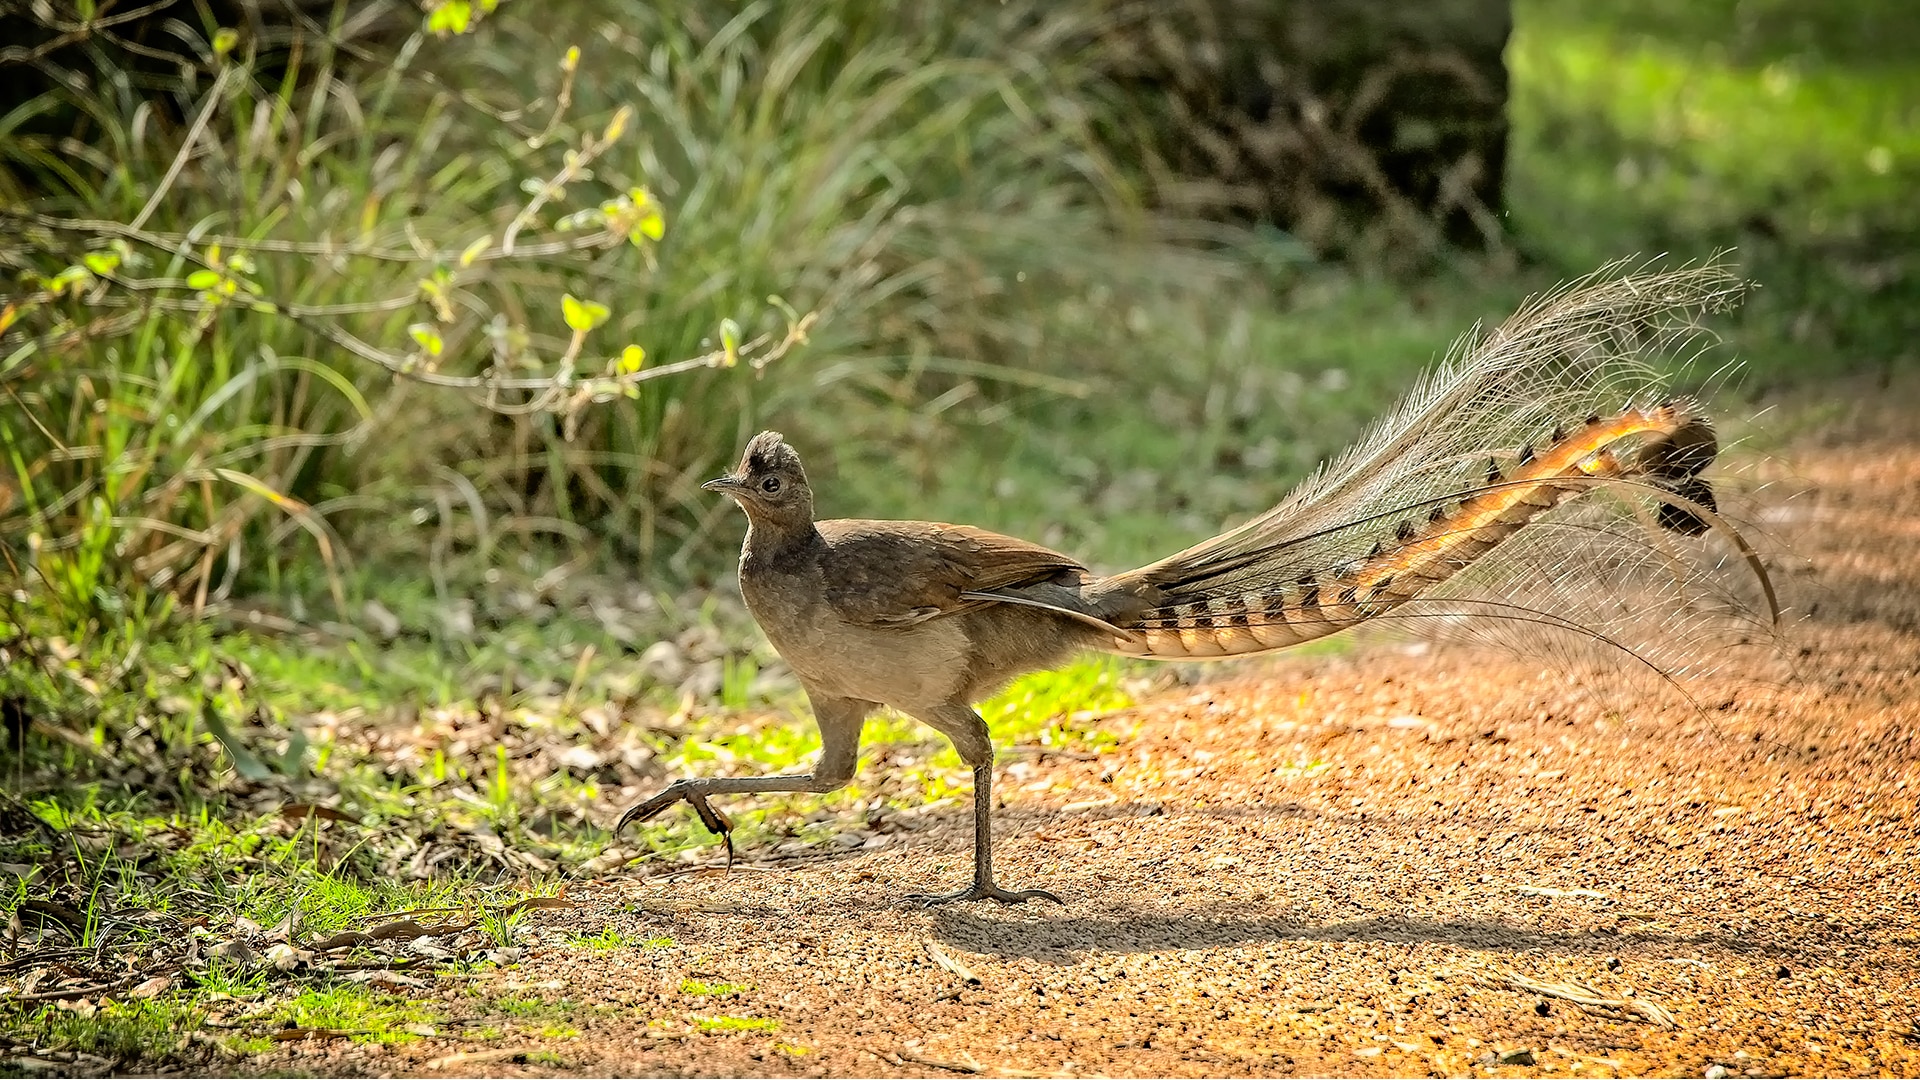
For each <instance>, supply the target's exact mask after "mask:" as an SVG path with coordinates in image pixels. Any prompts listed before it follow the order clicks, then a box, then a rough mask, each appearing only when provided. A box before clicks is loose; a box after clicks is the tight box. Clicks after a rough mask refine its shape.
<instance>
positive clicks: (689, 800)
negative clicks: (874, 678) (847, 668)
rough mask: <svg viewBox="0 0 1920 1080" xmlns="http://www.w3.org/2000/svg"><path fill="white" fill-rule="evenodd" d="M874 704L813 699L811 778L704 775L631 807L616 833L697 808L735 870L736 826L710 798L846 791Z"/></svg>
mask: <svg viewBox="0 0 1920 1080" xmlns="http://www.w3.org/2000/svg"><path fill="white" fill-rule="evenodd" d="M872 709H873V704H872V703H871V702H866V701H853V700H850V699H847V698H829V699H826V700H824V701H823V700H820V699H817V698H816V699H814V701H813V718H814V722H815V723H816V724H818V725H819V728H820V761H819V763H818V764H817V765H815V766H814V768H813V771H812V772H810V773H782V774H780V775H778V776H702V777H693V778H689V779H685V780H675V781H674V782H673V783H671V784H668V785H667V786H666V787H664V788H662V789H661V790H660V791H658V792H655V793H654V794H653V795H652V796H651V797H649V798H646V799H643V800H641V801H640V802H637V803H635V804H633V805H632V806H630V807H628V808H627V812H626V813H624V814H621V815H620V821H619V824H617V825H615V826H614V827H613V834H614V835H615V836H618V835H620V834H621V833H622V832H624V831H625V830H626V827H627V826H628V825H631V824H632V823H634V822H636V821H645V820H647V819H648V818H650V817H652V816H654V815H655V814H658V813H659V812H660V811H662V810H665V809H666V808H667V807H669V806H672V805H673V804H674V803H677V802H684V803H686V804H687V805H688V806H691V807H693V812H694V813H695V814H697V815H699V817H700V824H702V825H705V826H706V827H707V831H709V832H714V833H718V834H719V835H720V840H721V842H722V843H724V844H725V845H726V847H727V866H728V867H729V868H731V867H732V866H733V822H732V821H729V820H728V819H727V815H725V814H723V813H721V812H720V811H718V810H715V809H714V808H713V806H712V804H711V803H709V802H707V799H708V797H710V796H713V795H748V794H759V793H765V792H772V791H810V792H815V793H824V792H828V791H834V790H836V789H839V788H842V787H845V786H846V784H847V781H849V780H851V779H853V767H854V764H855V762H856V761H858V760H859V756H860V728H861V726H862V725H863V724H864V723H865V722H866V719H867V713H868V712H869V711H871V710H872Z"/></svg>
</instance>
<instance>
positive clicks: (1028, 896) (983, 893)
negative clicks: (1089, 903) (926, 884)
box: [907, 881, 1066, 907]
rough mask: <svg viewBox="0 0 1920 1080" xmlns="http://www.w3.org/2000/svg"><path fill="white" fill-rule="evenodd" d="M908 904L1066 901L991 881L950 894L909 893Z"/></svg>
mask: <svg viewBox="0 0 1920 1080" xmlns="http://www.w3.org/2000/svg"><path fill="white" fill-rule="evenodd" d="M907 900H908V901H909V902H910V903H915V904H919V905H920V906H921V907H933V906H934V905H935V904H951V903H954V902H955V901H959V900H998V901H1000V902H1001V903H1003V904H1024V903H1026V902H1027V901H1029V900H1051V901H1053V902H1054V903H1056V904H1061V905H1063V906H1064V905H1065V903H1066V901H1064V900H1062V899H1060V898H1059V897H1057V896H1055V895H1053V894H1052V893H1050V892H1048V891H1047V890H1045V889H1017V890H1016V889H1003V888H1001V887H1000V886H998V885H995V884H994V883H993V882H991V881H975V882H974V883H973V884H972V885H970V886H968V887H966V888H964V889H961V890H960V891H959V892H950V893H911V894H909V895H908V896H907Z"/></svg>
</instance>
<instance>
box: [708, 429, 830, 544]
mask: <svg viewBox="0 0 1920 1080" xmlns="http://www.w3.org/2000/svg"><path fill="white" fill-rule="evenodd" d="M700 486H701V487H703V488H705V489H707V490H708V491H717V492H720V493H721V494H722V495H725V496H727V497H728V498H730V499H732V500H733V501H734V502H737V503H739V504H740V508H741V509H742V510H745V511H746V512H747V518H748V520H750V521H754V522H765V523H767V524H770V525H784V526H797V525H802V524H808V523H811V522H812V521H813V489H811V488H809V487H808V486H807V471H806V470H805V469H804V468H801V466H800V455H799V454H797V453H794V450H793V447H791V446H788V445H787V441H786V439H785V438H783V437H782V436H781V434H780V433H779V432H777V431H763V432H761V433H760V434H758V435H755V436H754V437H753V441H751V442H749V443H747V448H746V449H745V450H744V451H742V452H741V454H740V464H739V465H737V466H735V467H734V470H733V471H732V472H730V473H728V474H726V475H725V476H721V477H716V478H715V479H712V480H709V481H707V482H706V483H704V484H702V485H700Z"/></svg>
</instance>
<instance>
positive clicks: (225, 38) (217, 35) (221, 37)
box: [213, 26, 240, 56]
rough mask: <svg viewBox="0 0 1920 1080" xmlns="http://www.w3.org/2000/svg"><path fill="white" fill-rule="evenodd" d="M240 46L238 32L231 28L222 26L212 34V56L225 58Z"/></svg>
mask: <svg viewBox="0 0 1920 1080" xmlns="http://www.w3.org/2000/svg"><path fill="white" fill-rule="evenodd" d="M238 44H240V31H238V30H235V29H234V28H233V27H231V26H223V27H221V28H220V29H218V30H215V31H214V32H213V55H215V56H225V55H227V54H228V53H230V52H232V51H233V47H234V46H235V45H238Z"/></svg>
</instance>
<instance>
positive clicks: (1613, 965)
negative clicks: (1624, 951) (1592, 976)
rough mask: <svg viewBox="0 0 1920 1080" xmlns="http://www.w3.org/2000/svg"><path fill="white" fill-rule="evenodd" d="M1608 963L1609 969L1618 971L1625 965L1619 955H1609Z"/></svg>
mask: <svg viewBox="0 0 1920 1080" xmlns="http://www.w3.org/2000/svg"><path fill="white" fill-rule="evenodd" d="M1606 964H1607V970H1608V971H1614V972H1617V971H1619V970H1620V969H1621V967H1622V966H1623V965H1622V964H1621V963H1620V958H1619V957H1617V956H1609V957H1607V960H1606Z"/></svg>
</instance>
